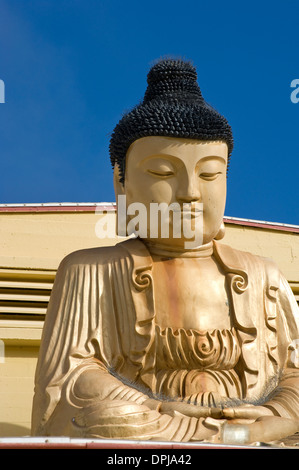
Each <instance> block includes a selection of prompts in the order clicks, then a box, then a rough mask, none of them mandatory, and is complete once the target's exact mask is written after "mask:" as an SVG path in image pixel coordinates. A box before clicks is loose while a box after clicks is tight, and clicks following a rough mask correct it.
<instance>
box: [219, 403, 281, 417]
mask: <svg viewBox="0 0 299 470" xmlns="http://www.w3.org/2000/svg"><path fill="white" fill-rule="evenodd" d="M222 416H223V418H226V419H248V420H256V419H258V418H261V417H263V416H273V413H272V411H271V410H269V409H268V408H266V407H264V406H255V405H249V404H248V405H240V406H236V407H229V408H223V410H222Z"/></svg>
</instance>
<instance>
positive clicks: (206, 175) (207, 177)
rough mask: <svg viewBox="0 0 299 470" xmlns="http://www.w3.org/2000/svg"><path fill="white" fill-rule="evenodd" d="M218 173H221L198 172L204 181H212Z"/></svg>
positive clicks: (219, 173)
mask: <svg viewBox="0 0 299 470" xmlns="http://www.w3.org/2000/svg"><path fill="white" fill-rule="evenodd" d="M219 175H222V172H221V171H219V172H218V173H200V175H199V176H200V178H202V179H204V180H206V181H213V180H215V179H216V178H218V176H219Z"/></svg>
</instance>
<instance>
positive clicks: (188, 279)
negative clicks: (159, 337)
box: [153, 258, 232, 331]
mask: <svg viewBox="0 0 299 470" xmlns="http://www.w3.org/2000/svg"><path fill="white" fill-rule="evenodd" d="M153 281H154V282H153V283H154V301H155V312H156V323H157V324H158V325H160V326H161V327H162V328H165V327H172V328H174V329H178V328H185V329H196V330H200V331H205V330H212V329H225V328H230V327H231V326H232V325H231V319H230V311H229V303H228V296H227V290H226V285H225V276H224V274H223V273H222V272H221V271H220V270H219V268H218V266H217V264H216V263H215V261H214V260H213V259H212V258H207V259H197V258H195V259H194V258H191V259H189V258H184V259H170V260H161V261H158V262H155V263H154V267H153Z"/></svg>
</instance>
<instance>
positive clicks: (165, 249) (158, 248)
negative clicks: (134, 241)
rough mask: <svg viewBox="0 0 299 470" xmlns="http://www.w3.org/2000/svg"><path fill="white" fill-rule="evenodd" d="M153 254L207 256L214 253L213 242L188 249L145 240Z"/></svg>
mask: <svg viewBox="0 0 299 470" xmlns="http://www.w3.org/2000/svg"><path fill="white" fill-rule="evenodd" d="M144 243H145V244H146V246H147V248H148V250H149V252H150V253H151V254H152V255H158V256H163V257H167V258H207V257H210V256H212V254H213V242H212V241H211V242H209V243H206V244H205V245H201V246H198V247H196V248H193V249H189V250H186V249H185V248H184V247H171V246H164V245H159V244H158V243H152V242H148V241H146V242H144Z"/></svg>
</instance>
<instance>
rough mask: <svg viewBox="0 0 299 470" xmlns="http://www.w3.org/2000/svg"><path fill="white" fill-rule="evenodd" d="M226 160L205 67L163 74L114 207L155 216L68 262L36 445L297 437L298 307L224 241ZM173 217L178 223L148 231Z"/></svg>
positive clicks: (38, 409)
mask: <svg viewBox="0 0 299 470" xmlns="http://www.w3.org/2000/svg"><path fill="white" fill-rule="evenodd" d="M232 147H233V139H232V134H231V129H230V126H229V124H228V123H227V121H226V120H225V118H223V117H222V116H221V115H220V114H219V113H218V112H216V111H215V110H214V109H213V108H211V107H210V106H209V105H208V104H207V103H206V102H205V101H204V99H203V98H202V95H201V92H200V89H199V86H198V84H197V74H196V70H195V68H194V67H193V66H192V65H191V64H190V63H189V62H185V61H180V60H169V59H168V60H162V61H160V62H158V63H157V64H156V65H154V66H153V67H152V69H151V70H150V72H149V74H148V88H147V91H146V93H145V97H144V100H143V102H142V103H141V104H140V105H139V106H137V107H136V108H134V109H133V110H132V111H130V112H129V113H128V114H127V115H125V116H124V117H123V118H122V120H121V121H120V122H119V123H118V125H117V126H116V128H115V131H114V133H113V135H112V138H111V145H110V153H111V160H112V164H113V167H114V185H115V193H116V197H117V199H118V198H119V197H125V201H126V208H127V209H128V208H129V207H131V208H132V205H133V206H134V204H136V203H137V204H139V206H142V207H143V208H145V213H146V219H145V221H144V223H145V227H143V230H141V227H139V232H138V230H137V235H138V236H135V237H134V238H132V237H131V238H129V239H127V240H126V241H123V242H121V243H118V244H117V245H116V246H113V247H99V248H93V249H86V250H80V251H78V252H75V253H72V254H70V255H68V256H67V257H66V258H65V259H64V260H63V261H62V262H61V264H60V266H59V269H58V272H57V275H56V279H55V283H54V287H53V291H52V294H51V299H50V303H49V307H48V312H47V315H46V320H45V326H44V330H43V337H42V343H41V348H40V355H39V361H38V366H37V371H36V384H35V396H34V402H33V419H32V434H33V435H41V436H62V435H63V436H71V437H86V438H88V437H90V438H109V439H111V438H123V439H138V440H141V439H142V440H159V441H177V442H188V441H193V442H194V441H208V442H224V443H230V442H233V443H236V442H237V443H250V442H254V441H264V442H268V441H273V440H276V439H280V438H283V437H285V436H289V435H291V434H294V433H295V432H297V431H299V370H298V361H296V360H294V357H295V346H294V345H295V341H296V340H297V339H298V338H299V332H298V318H299V311H298V306H297V304H296V301H295V298H294V296H293V294H292V292H291V289H290V287H289V285H288V283H287V281H286V279H285V278H284V277H283V275H282V274H281V273H280V272H279V270H278V268H277V267H276V265H275V264H274V263H273V262H272V261H270V260H267V259H263V258H260V257H257V256H254V255H252V254H250V253H245V252H240V251H237V250H235V249H233V248H231V247H229V246H226V245H224V244H222V243H221V242H220V240H221V238H222V237H223V230H224V228H223V216H224V209H225V201H226V174H227V168H228V162H229V158H230V155H231V152H232ZM163 204H164V207H167V208H174V209H175V210H173V211H172V210H168V212H167V211H166V212H167V217H165V218H164V219H163V217H161V218H160V219H159V220H158V222H157V219H156V225H155V227H153V211H152V207H153V205H158V206H159V205H160V206H161V205H163ZM155 207H156V206H155ZM166 212H165V213H166ZM165 213H164V214H165ZM132 214H133V212H129V211H127V213H126V215H125V216H126V227H127V228H128V227H129V226H130V224H131V225H132V222H133V218H132ZM177 214H179V215H178V216H177ZM162 219H163V220H164V222H165V220H166V221H167V223H166V225H168V229H169V231H168V233H167V236H165V232H163V230H162V228H163V220H162ZM178 222H180V223H181V226H180V230H179V231H178V230H176V231H175V230H174V228H175V227H177V225H178ZM184 222H186V224H185V225H187V222H188V223H189V224H190V227H191V229H192V230H191V232H192V235H193V238H194V243H193V244H192V243H190V231H189V233H188V234H186V233H185V231H184V230H183V229H182V225H183V226H184ZM135 228H136V227H135ZM129 232H130V230H129ZM162 232H163V233H162ZM126 235H130V233H128V232H127V233H126ZM191 241H192V240H191ZM188 243H189V244H188ZM240 429H241V431H240Z"/></svg>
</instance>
